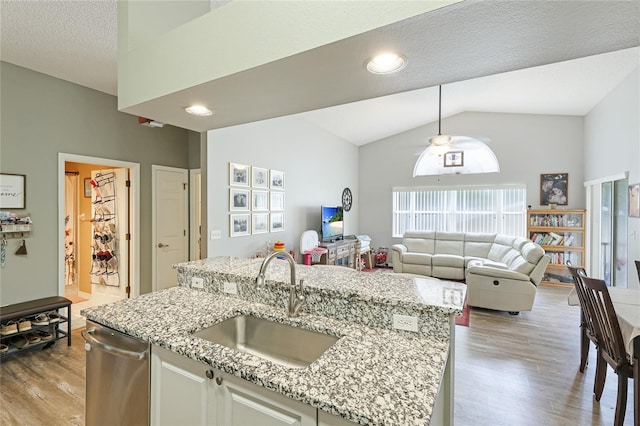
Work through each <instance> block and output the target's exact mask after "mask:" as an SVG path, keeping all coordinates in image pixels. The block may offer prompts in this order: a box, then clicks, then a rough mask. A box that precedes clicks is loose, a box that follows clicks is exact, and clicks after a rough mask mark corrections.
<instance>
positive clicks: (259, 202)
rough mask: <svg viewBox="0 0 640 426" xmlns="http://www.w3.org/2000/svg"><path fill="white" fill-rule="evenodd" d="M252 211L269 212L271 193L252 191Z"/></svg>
mask: <svg viewBox="0 0 640 426" xmlns="http://www.w3.org/2000/svg"><path fill="white" fill-rule="evenodd" d="M251 210H254V211H257V212H263V211H268V210H269V191H256V190H253V191H251Z"/></svg>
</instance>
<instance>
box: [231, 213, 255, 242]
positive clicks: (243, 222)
mask: <svg viewBox="0 0 640 426" xmlns="http://www.w3.org/2000/svg"><path fill="white" fill-rule="evenodd" d="M250 226H251V215H250V214H232V215H229V231H230V232H229V236H231V237H242V236H244V235H249V230H250V229H251V227H250Z"/></svg>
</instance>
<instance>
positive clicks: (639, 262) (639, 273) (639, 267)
mask: <svg viewBox="0 0 640 426" xmlns="http://www.w3.org/2000/svg"><path fill="white" fill-rule="evenodd" d="M635 262H636V270H637V271H638V279H639V280H640V260H636V261H635Z"/></svg>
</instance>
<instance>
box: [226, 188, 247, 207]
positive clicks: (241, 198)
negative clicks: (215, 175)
mask: <svg viewBox="0 0 640 426" xmlns="http://www.w3.org/2000/svg"><path fill="white" fill-rule="evenodd" d="M229 210H231V211H248V210H249V190H248V189H233V188H232V189H230V190H229Z"/></svg>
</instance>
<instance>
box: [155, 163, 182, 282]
mask: <svg viewBox="0 0 640 426" xmlns="http://www.w3.org/2000/svg"><path fill="white" fill-rule="evenodd" d="M158 170H165V171H168V172H182V173H183V174H184V177H185V182H187V185H188V187H187V189H189V187H190V185H189V183H188V182H189V170H188V169H182V168H179V167H169V166H158V165H155V164H152V165H151V291H156V290H157V287H158V286H157V284H158V283H157V277H156V265H157V264H158V259H157V251H156V248H157V244H158V235H157V234H156V221H157V212H156V190H157V183H156V171H158ZM183 208H184V220H185V228H184V229H189V192H188V191H184V195H183ZM184 253H185V257H186V258H187V259H188V258H189V240H188V239H187V243H186V247H184ZM176 284H177V283H176Z"/></svg>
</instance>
